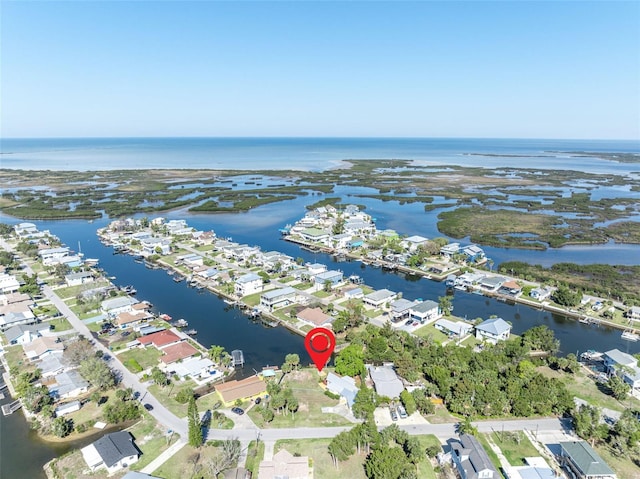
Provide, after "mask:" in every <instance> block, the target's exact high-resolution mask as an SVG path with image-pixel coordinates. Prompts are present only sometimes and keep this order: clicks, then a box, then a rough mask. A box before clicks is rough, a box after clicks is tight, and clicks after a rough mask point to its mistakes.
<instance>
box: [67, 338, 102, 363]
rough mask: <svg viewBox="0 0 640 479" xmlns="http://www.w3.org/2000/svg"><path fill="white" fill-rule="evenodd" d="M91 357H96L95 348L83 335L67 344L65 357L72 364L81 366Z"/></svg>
mask: <svg viewBox="0 0 640 479" xmlns="http://www.w3.org/2000/svg"><path fill="white" fill-rule="evenodd" d="M91 357H95V349H94V348H93V345H92V344H91V342H90V341H89V340H88V339H86V338H83V337H80V338H78V339H77V340H75V341H72V342H70V343H69V344H67V348H66V349H65V351H64V358H65V360H66V361H67V362H68V363H69V364H70V365H71V366H79V365H80V363H82V362H83V361H86V360H87V359H89V358H91Z"/></svg>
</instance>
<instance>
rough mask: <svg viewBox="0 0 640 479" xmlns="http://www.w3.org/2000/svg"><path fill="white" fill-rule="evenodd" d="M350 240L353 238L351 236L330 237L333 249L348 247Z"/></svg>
mask: <svg viewBox="0 0 640 479" xmlns="http://www.w3.org/2000/svg"><path fill="white" fill-rule="evenodd" d="M351 238H353V235H352V234H349V233H341V234H338V235H333V236H332V237H331V243H332V246H333V247H334V248H338V249H343V248H346V247H347V246H348V245H349V242H350V241H351Z"/></svg>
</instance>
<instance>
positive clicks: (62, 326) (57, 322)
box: [47, 316, 73, 333]
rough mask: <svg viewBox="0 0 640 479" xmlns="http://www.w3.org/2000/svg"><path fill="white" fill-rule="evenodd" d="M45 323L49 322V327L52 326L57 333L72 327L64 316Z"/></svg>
mask: <svg viewBox="0 0 640 479" xmlns="http://www.w3.org/2000/svg"><path fill="white" fill-rule="evenodd" d="M47 323H48V324H49V327H52V326H53V330H54V331H55V332H56V333H59V332H60V331H68V330H70V329H72V328H73V326H71V323H70V322H69V321H68V320H67V318H65V317H64V316H61V317H59V318H54V319H52V320H50V321H47Z"/></svg>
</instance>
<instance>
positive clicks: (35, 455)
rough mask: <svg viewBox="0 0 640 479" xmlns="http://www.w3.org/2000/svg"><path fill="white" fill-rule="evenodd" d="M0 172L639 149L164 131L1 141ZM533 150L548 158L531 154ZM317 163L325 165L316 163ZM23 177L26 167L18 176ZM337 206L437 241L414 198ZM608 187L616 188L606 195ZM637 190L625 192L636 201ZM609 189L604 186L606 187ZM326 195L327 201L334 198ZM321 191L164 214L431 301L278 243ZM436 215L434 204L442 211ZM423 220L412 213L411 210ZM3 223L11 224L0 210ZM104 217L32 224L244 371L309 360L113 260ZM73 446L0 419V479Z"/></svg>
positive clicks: (597, 255) (624, 170)
mask: <svg viewBox="0 0 640 479" xmlns="http://www.w3.org/2000/svg"><path fill="white" fill-rule="evenodd" d="M0 149H1V151H0V153H1V154H0V167H2V168H14V169H24V170H31V169H53V170H55V169H65V170H94V169H117V168H136V169H138V168H175V167H180V168H221V169H222V168H229V169H239V168H242V169H284V168H286V169H302V170H304V169H306V170H322V169H326V168H330V167H333V166H337V165H339V164H340V161H341V160H344V159H349V158H360V159H368V158H396V159H412V160H416V162H418V163H420V164H430V165H463V166H485V167H493V168H502V167H509V166H513V165H514V163H515V164H516V165H522V164H531V165H535V166H536V167H538V168H541V169H573V170H576V171H586V172H593V173H601V174H606V173H616V174H624V175H629V176H635V175H636V174H639V173H638V172H640V165H638V164H628V163H615V162H611V161H604V160H600V159H596V158H568V157H567V156H566V155H561V154H558V155H556V154H551V153H545V152H551V151H604V152H616V151H617V152H638V151H640V145H638V142H629V141H615V142H612V141H570V140H566V141H565V140H490V139H483V140H479V139H347V138H344V139H343V138H339V139H335V138H334V139H315V138H314V139H307V138H290V139H264V138H258V139H246V138H244V139H240V138H225V139H222V138H219V139H216V138H213V139H211V138H170V139H163V138H162V139H161V138H153V139H135V138H131V139H42V140H33V139H29V140H18V139H8V140H7V139H5V140H3V141H2V143H1V145H0ZM470 153H486V154H501V155H531V156H530V157H529V159H530V161H527V160H526V159H525V160H523V159H521V158H519V159H517V160H514V158H511V157H493V156H475V155H473V156H469V154H470ZM538 155H550V156H545V157H544V158H539V157H538ZM318 165H322V166H320V167H319V166H318ZM25 174H28V173H25ZM336 193H338V194H339V195H341V196H343V198H344V201H351V202H353V203H358V204H365V205H366V206H367V211H368V212H369V213H370V214H372V215H373V216H374V217H377V219H378V225H379V227H380V228H394V229H396V230H397V231H399V232H400V233H406V234H422V235H424V236H428V237H433V236H440V234H439V233H438V232H437V229H436V228H435V223H436V215H437V213H438V212H439V211H437V210H436V211H435V212H428V213H425V212H424V210H423V208H422V205H420V204H406V205H399V204H398V202H395V201H389V202H382V201H379V200H375V199H368V198H350V195H352V194H353V193H354V191H353V190H351V189H349V188H345V187H339V188H337V189H336ZM614 193H615V192H614ZM636 193H637V192H629V191H625V192H623V193H622V194H625V195H631V196H632V197H635V196H634V195H636ZM603 194H606V193H603ZM331 196H335V193H334V194H332V195H331ZM321 198H322V196H315V197H313V198H311V197H307V198H305V197H301V198H296V199H294V200H291V201H287V202H282V203H275V204H270V205H265V206H262V207H260V208H255V209H253V210H251V211H249V212H248V213H243V214H222V215H192V214H189V213H187V212H186V211H174V212H171V213H170V214H168V215H165V216H168V217H170V218H186V219H187V221H188V223H189V224H190V225H192V226H194V227H196V228H198V229H203V230H209V229H213V230H214V231H216V233H217V234H218V235H219V236H231V237H233V239H234V240H235V241H239V242H244V243H248V244H258V245H259V246H261V247H262V249H263V250H265V251H266V250H279V251H282V252H285V253H287V254H290V255H292V256H294V257H298V256H300V257H302V258H304V259H305V260H307V261H313V262H323V263H326V264H330V263H331V264H330V267H332V268H339V269H342V270H343V271H344V273H345V274H346V275H349V274H358V275H360V276H362V277H363V278H364V279H365V282H366V283H367V284H369V285H371V286H373V287H375V288H383V287H384V288H389V289H392V290H395V291H402V292H403V293H404V296H405V297H406V298H409V299H416V298H422V299H433V300H437V297H438V296H442V295H443V294H444V292H445V290H444V285H443V284H442V283H437V282H432V281H429V280H426V279H419V280H416V279H415V278H405V277H404V276H400V275H397V274H394V273H389V272H386V271H383V270H380V269H378V268H371V267H363V266H362V265H360V264H359V263H355V262H354V263H348V262H347V263H345V262H343V263H339V264H333V259H332V258H331V257H329V256H327V255H324V254H320V253H310V252H307V251H304V250H301V249H300V248H298V247H297V246H296V245H294V244H291V243H288V242H285V241H282V240H281V239H280V238H279V236H278V232H277V229H278V228H280V227H282V226H284V225H285V224H287V223H293V222H294V221H295V220H296V219H298V218H300V217H301V216H302V215H303V214H304V211H305V209H304V206H305V204H308V203H311V202H314V201H317V200H318V199H321ZM440 211H441V210H440ZM418 215H419V216H418ZM0 221H3V222H8V223H16V222H18V220H16V219H15V218H10V217H7V216H5V215H2V214H1V213H0ZM107 221H108V220H107V219H102V220H99V221H96V222H94V223H88V222H86V221H81V220H67V221H48V222H35V223H36V224H37V225H38V227H39V228H40V229H50V230H51V232H52V233H54V234H56V235H58V236H59V237H60V238H61V239H62V241H63V242H65V243H66V244H68V245H69V246H70V247H71V248H73V249H77V247H78V245H79V246H80V247H81V249H82V252H83V253H84V254H85V256H86V257H95V258H99V259H100V265H101V266H102V267H103V268H104V269H105V270H106V271H107V273H108V275H110V276H112V275H113V276H116V280H114V282H115V283H116V284H118V285H126V284H132V285H133V286H134V287H136V288H137V289H138V296H139V298H140V299H146V300H148V301H150V302H152V303H153V304H154V307H155V309H156V310H157V311H160V312H164V313H168V314H170V315H171V316H173V317H174V318H185V319H187V320H188V321H189V323H190V327H193V328H195V329H197V330H198V337H197V339H198V340H199V341H200V342H201V343H202V344H203V345H204V346H207V347H208V346H210V345H211V344H220V345H222V346H224V347H225V348H226V349H227V350H232V349H243V350H244V352H245V357H246V360H247V364H246V366H245V371H244V373H245V374H251V373H252V372H253V369H254V368H255V369H259V368H260V367H262V366H265V365H274V364H281V363H282V362H283V360H284V356H285V355H286V354H287V353H291V352H295V353H298V354H300V355H301V358H304V357H306V356H305V355H306V353H305V351H304V347H303V343H302V338H301V337H299V336H297V335H295V334H292V333H290V332H289V331H288V330H286V329H284V328H265V327H263V326H261V325H260V324H258V323H255V322H252V321H250V320H249V319H248V318H247V317H245V316H244V315H242V314H241V313H239V311H238V310H236V309H233V308H229V307H228V306H227V305H226V304H225V303H224V302H223V301H222V300H220V299H219V298H217V297H216V296H214V295H212V294H210V293H198V292H197V291H195V290H193V289H190V288H187V287H186V285H185V284H184V283H180V284H176V283H175V282H173V281H172V280H171V278H170V277H169V276H168V275H167V274H166V273H164V272H163V271H161V270H148V269H146V268H145V267H144V266H143V265H141V264H138V263H135V262H134V261H133V259H132V258H130V257H127V256H121V255H113V254H112V252H111V249H110V248H107V247H104V246H103V245H101V244H100V243H99V241H98V239H97V236H96V234H95V231H96V229H97V228H99V227H101V226H104V225H105V224H106V223H107ZM485 250H486V251H487V253H488V255H489V256H490V257H491V258H492V259H494V261H495V263H496V266H497V265H498V264H499V263H500V262H502V261H506V260H522V261H529V262H532V263H538V264H545V265H548V264H553V263H555V262H561V261H571V262H577V263H593V262H605V263H610V264H639V263H640V249H639V248H638V245H619V244H607V245H599V246H584V247H583V246H580V247H577V246H576V247H565V248H560V249H556V250H548V251H524V250H507V249H500V248H485ZM453 304H454V314H456V315H458V316H467V317H468V318H476V317H483V318H486V317H488V316H489V315H491V314H496V315H499V316H501V317H503V318H504V319H505V320H507V321H511V322H512V323H513V327H514V332H515V333H521V332H523V331H524V330H526V329H528V328H530V327H532V326H535V325H538V324H545V325H547V326H548V327H549V328H551V329H552V330H553V331H554V332H555V334H556V337H558V338H559V339H560V341H561V349H562V353H563V354H568V353H570V352H573V353H576V352H581V351H584V350H586V349H596V350H600V351H605V350H607V349H611V348H618V349H620V350H622V351H626V352H629V353H637V352H640V344H638V343H630V342H627V341H623V340H621V339H620V332H619V331H617V330H611V329H608V328H603V327H600V328H599V327H596V326H589V325H584V324H580V323H578V322H576V321H571V320H567V319H566V318H564V317H563V316H561V315H555V314H550V313H547V312H544V311H539V310H535V309H532V308H528V307H524V306H519V305H508V304H505V303H501V302H497V301H495V300H491V299H488V298H484V297H482V296H478V295H473V294H466V293H460V292H456V294H455V296H454V299H453ZM70 447H72V446H71V445H51V444H46V443H43V442H41V441H39V440H38V439H37V437H35V435H33V434H32V433H31V432H30V431H29V430H28V427H27V425H26V422H25V421H24V417H23V416H22V414H15V415H13V416H12V417H8V418H5V417H0V478H5V477H7V478H8V477H12V478H13V477H25V478H26V477H28V478H39V477H43V474H42V471H41V467H42V465H43V464H44V463H45V462H46V461H47V460H49V459H51V458H52V457H55V456H57V455H60V454H61V453H63V452H65V451H67V450H68V449H69V448H70Z"/></svg>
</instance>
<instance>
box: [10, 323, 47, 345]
mask: <svg viewBox="0 0 640 479" xmlns="http://www.w3.org/2000/svg"><path fill="white" fill-rule="evenodd" d="M48 330H49V325H48V324H19V325H17V326H13V327H11V328H9V329H7V330H6V331H5V332H4V335H5V337H6V338H7V342H8V343H9V344H26V343H30V342H31V341H33V340H34V339H35V338H38V337H40V336H42V332H43V331H48Z"/></svg>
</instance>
